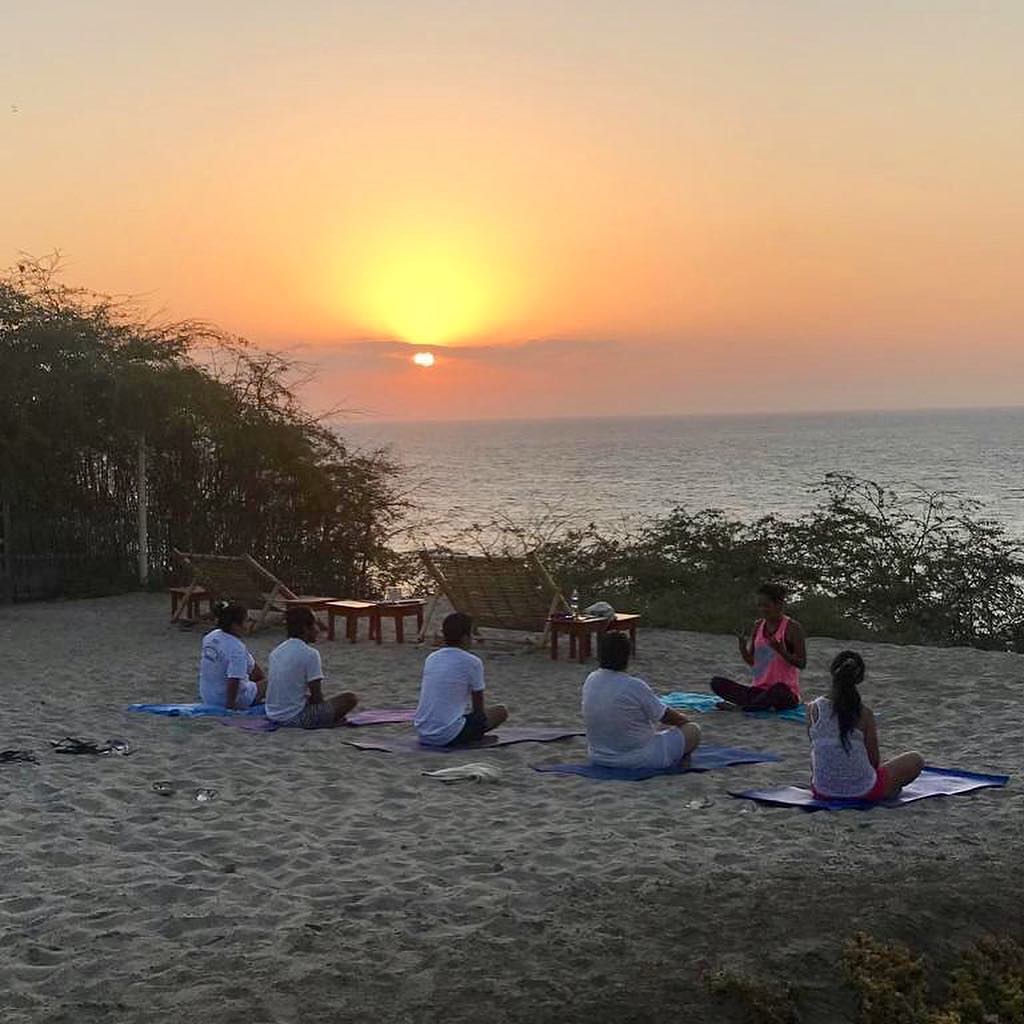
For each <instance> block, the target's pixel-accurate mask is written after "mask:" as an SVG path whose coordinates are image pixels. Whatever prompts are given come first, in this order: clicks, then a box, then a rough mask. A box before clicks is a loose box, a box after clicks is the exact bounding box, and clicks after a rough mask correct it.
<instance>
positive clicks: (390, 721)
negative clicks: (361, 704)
mask: <svg viewBox="0 0 1024 1024" xmlns="http://www.w3.org/2000/svg"><path fill="white" fill-rule="evenodd" d="M415 715H416V709H415V708H368V709H367V710H366V711H356V712H354V713H353V714H351V715H349V716H348V724H349V725H397V724H398V723H400V722H411V721H412V720H413V718H414V717H415Z"/></svg>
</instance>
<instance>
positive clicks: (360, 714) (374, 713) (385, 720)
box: [217, 708, 416, 732]
mask: <svg viewBox="0 0 1024 1024" xmlns="http://www.w3.org/2000/svg"><path fill="white" fill-rule="evenodd" d="M415 714H416V711H415V709H414V708H367V709H366V710H365V711H357V712H355V713H354V714H352V715H349V717H348V721H347V722H346V723H345V724H346V725H349V726H352V727H358V726H364V725H399V724H403V723H405V722H411V721H412V719H413V715H415ZM217 721H218V722H220V724H221V725H230V726H232V728H235V729H242V730H243V731H245V732H274V730H275V729H280V728H281V726H280V725H278V724H277V722H272V721H271V720H270V719H269V718H266V717H258V716H256V715H252V716H250V717H243V716H234V715H232V716H225V717H224V718H218V719H217Z"/></svg>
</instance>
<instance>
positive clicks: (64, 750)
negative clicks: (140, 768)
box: [50, 736, 134, 757]
mask: <svg viewBox="0 0 1024 1024" xmlns="http://www.w3.org/2000/svg"><path fill="white" fill-rule="evenodd" d="M50 746H52V747H53V752H54V753H55V754H89V755H92V756H93V757H106V756H107V755H108V754H121V755H122V756H125V757H126V756H127V755H128V754H132V753H134V749H133V748H132V745H131V744H130V743H126V742H125V741H124V740H107V742H106V743H102V744H101V743H93V741H92V740H82V739H78V737H76V736H65V737H64V739H62V740H50Z"/></svg>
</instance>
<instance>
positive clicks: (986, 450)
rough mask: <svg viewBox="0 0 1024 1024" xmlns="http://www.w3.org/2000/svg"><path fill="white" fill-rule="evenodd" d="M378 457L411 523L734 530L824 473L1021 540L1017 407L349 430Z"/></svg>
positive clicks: (782, 509)
mask: <svg viewBox="0 0 1024 1024" xmlns="http://www.w3.org/2000/svg"><path fill="white" fill-rule="evenodd" d="M342 433H343V434H345V436H346V437H348V438H349V440H350V441H352V442H353V443H355V444H357V445H360V446H371V445H372V446H376V445H387V446H389V447H390V448H391V450H392V451H393V453H394V454H395V455H396V456H397V458H398V459H399V460H400V461H401V462H402V463H403V464H404V466H405V467H406V469H407V473H408V477H409V480H410V483H412V484H414V485H415V500H416V503H417V507H418V509H419V513H420V515H419V518H421V519H422V520H423V521H426V522H428V523H441V522H442V521H443V520H444V519H446V518H447V517H448V516H449V514H450V513H451V511H452V510H453V509H460V510H464V512H465V514H466V515H467V516H472V517H474V518H478V519H489V518H490V517H492V516H493V515H495V514H501V515H507V516H509V517H511V518H512V519H525V518H529V517H531V516H534V515H535V514H536V513H537V511H538V510H540V509H543V508H554V509H556V510H559V511H564V512H569V513H572V514H574V515H578V516H579V517H580V518H586V519H593V520H594V521H596V522H598V523H600V524H605V525H609V524H616V523H619V522H621V521H622V518H623V516H626V517H627V518H628V519H630V520H633V521H636V520H639V519H642V518H644V517H650V516H654V515H657V514H659V513H664V512H667V511H669V510H670V509H672V508H673V507H675V506H678V505H683V506H686V507H688V508H690V509H692V510H696V509H701V508H719V509H722V510H724V511H726V512H728V513H731V514H734V515H736V516H738V517H742V518H753V517H756V516H758V515H761V514H763V513H766V512H775V513H782V514H788V515H792V514H797V513H801V512H804V511H806V510H807V509H808V508H810V507H811V506H812V504H813V503H814V500H815V499H814V497H813V496H812V495H811V493H810V488H811V487H812V486H813V485H814V484H815V483H817V482H820V481H821V479H822V478H823V477H824V475H825V474H826V473H828V472H830V471H841V472H849V473H854V474H856V475H857V476H861V477H866V478H869V479H872V480H876V481H878V482H879V483H884V484H890V485H893V486H895V487H897V488H903V487H911V486H921V487H925V488H928V489H934V490H954V491H958V492H960V493H962V494H964V495H967V496H969V497H972V498H975V499H977V500H979V501H980V502H982V504H983V505H984V507H985V509H986V511H987V512H988V514H989V515H991V517H992V518H994V519H996V520H998V521H1000V522H1002V523H1003V524H1005V526H1006V527H1007V528H1008V529H1009V530H1010V531H1012V532H1013V533H1015V534H1017V535H1019V536H1024V408H1021V409H1011V410H970V411H966V410H965V411H960V410H957V411H942V412H907V413H891V412H886V413H856V414H854V413H849V414H839V415H825V414H821V415H797V416H786V415H775V416H720V417H700V418H696V417H694V418H635V419H593V420H582V419H572V420H532V421H499V422H495V421H489V422H474V423H465V422H463V423H440V422H438V423H377V422H374V423H371V422H362V423H351V424H346V425H345V426H344V427H343V428H342Z"/></svg>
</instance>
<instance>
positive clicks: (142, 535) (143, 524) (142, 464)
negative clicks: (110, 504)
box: [137, 434, 149, 587]
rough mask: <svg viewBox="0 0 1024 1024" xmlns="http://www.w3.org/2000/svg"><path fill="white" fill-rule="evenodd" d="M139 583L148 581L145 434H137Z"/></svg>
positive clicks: (147, 495) (144, 584)
mask: <svg viewBox="0 0 1024 1024" xmlns="http://www.w3.org/2000/svg"><path fill="white" fill-rule="evenodd" d="M137 486H138V494H139V585H140V586H142V587H145V586H146V585H147V584H148V583H149V522H148V518H149V494H148V493H147V490H146V435H145V434H140V435H139V460H138V485H137Z"/></svg>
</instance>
